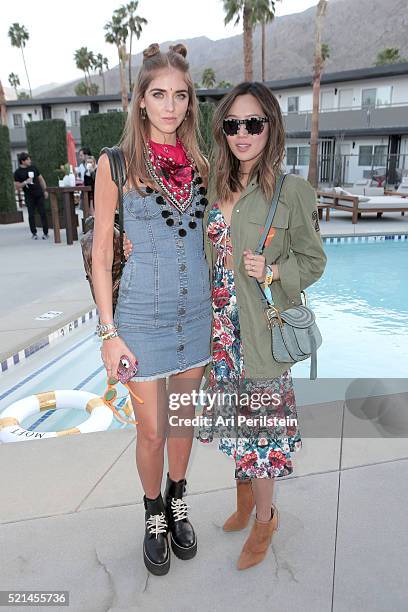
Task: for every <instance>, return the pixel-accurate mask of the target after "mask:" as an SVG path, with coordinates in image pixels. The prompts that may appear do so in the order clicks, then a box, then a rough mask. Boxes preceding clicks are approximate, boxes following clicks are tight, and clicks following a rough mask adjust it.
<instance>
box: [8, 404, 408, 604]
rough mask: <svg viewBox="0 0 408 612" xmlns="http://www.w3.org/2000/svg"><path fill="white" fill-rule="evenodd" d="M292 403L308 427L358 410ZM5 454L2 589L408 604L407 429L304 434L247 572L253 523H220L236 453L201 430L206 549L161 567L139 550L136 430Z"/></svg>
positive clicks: (87, 600)
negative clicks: (265, 545) (276, 523)
mask: <svg viewBox="0 0 408 612" xmlns="http://www.w3.org/2000/svg"><path fill="white" fill-rule="evenodd" d="M403 399H404V401H405V405H406V401H407V399H408V395H407V394H405V397H404V398H403ZM298 414H299V419H300V423H301V428H302V427H303V426H305V427H306V425H307V424H309V426H310V425H311V424H313V423H314V424H316V422H317V421H316V419H319V415H321V416H323V419H324V418H325V417H327V415H330V416H331V417H332V418H333V419H334V420H335V421H336V422H337V424H338V427H339V432H340V431H341V429H342V427H343V425H344V422H348V423H349V424H350V422H351V420H352V419H353V416H352V415H351V414H350V413H347V410H345V409H344V406H343V405H342V403H341V402H337V403H330V404H326V405H325V404H321V405H319V406H314V407H312V408H310V407H298ZM371 426H372V425H370V427H371ZM371 433H372V432H371ZM0 460H1V466H2V469H1V471H0V487H1V491H2V503H1V510H0V522H1V525H0V533H1V541H2V556H3V559H4V560H5V561H6V560H7V562H4V563H3V566H2V571H1V577H0V589H3V590H4V589H13V590H14V589H15V590H18V589H20V590H29V589H36V590H55V589H60V590H68V591H69V592H70V606H71V608H70V609H72V610H74V611H75V612H101V611H102V610H104V611H112V612H113V611H119V610H120V611H123V610H127V611H129V612H130V611H135V612H136V611H140V610H142V611H144V610H146V611H148V610H149V611H157V612H159V611H161V610H163V608H164V607H165V608H166V610H169V612H180V611H183V612H190V611H191V610H197V611H199V612H201V611H203V612H207V611H209V610H211V611H212V610H215V611H218V612H230V611H231V612H232V611H234V612H237V611H239V612H245V611H247V610H254V609H263V610H274V611H275V610H276V611H279V610H282V609H290V610H294V611H295V612H360V610H363V609H364V610H370V612H385V611H386V610H394V611H395V612H405V611H406V609H407V585H406V580H405V578H406V575H405V574H406V567H407V563H408V553H407V551H408V531H407V529H406V507H407V503H408V490H407V487H406V481H407V478H408V444H407V440H406V439H391V438H388V439H379V438H374V437H370V433H369V432H368V431H367V432H366V436H365V437H364V436H362V437H359V438H350V437H349V438H345V437H342V436H341V435H339V436H338V437H332V438H325V437H322V438H309V437H305V438H304V440H303V447H302V449H301V450H300V452H299V453H297V456H295V459H294V474H292V475H291V476H289V477H286V478H284V479H281V480H280V481H279V482H278V483H276V485H275V492H274V502H275V504H276V506H277V507H278V510H279V518H280V527H279V530H278V532H276V534H275V535H274V537H273V540H272V546H271V548H270V550H269V551H268V556H267V558H266V559H265V561H264V562H263V563H262V564H260V565H258V566H256V567H254V568H251V569H249V570H246V571H245V572H239V571H238V570H237V569H236V567H235V564H236V561H237V558H238V556H239V553H240V550H241V548H242V545H243V543H244V541H245V539H246V537H247V535H248V533H249V529H250V527H247V528H246V529H245V530H244V531H242V532H236V533H229V534H228V533H225V532H224V531H223V530H222V524H223V522H224V520H225V519H226V517H227V516H229V514H230V513H231V512H232V511H233V509H234V503H235V491H234V481H233V463H232V461H231V460H230V459H228V458H227V457H225V456H224V455H222V453H220V452H219V451H217V449H216V444H213V445H208V446H204V445H203V444H201V443H199V442H197V441H195V443H194V445H193V452H192V457H191V461H190V468H189V472H188V474H187V481H188V495H187V502H188V504H189V505H190V506H191V510H190V518H191V520H192V522H193V524H194V526H195V529H196V531H197V534H198V542H199V544H198V554H197V556H196V557H195V558H194V559H192V560H190V561H180V560H179V559H177V558H176V557H175V556H174V555H172V559H171V568H170V572H169V574H168V575H167V576H165V577H156V576H153V575H151V574H149V573H148V572H147V570H146V568H145V566H144V564H143V560H142V541H143V535H144V522H143V520H144V510H143V503H142V496H143V492H142V489H141V486H140V483H139V478H138V476H137V473H136V467H135V434H134V432H133V431H131V430H117V431H108V432H99V433H90V434H84V435H78V436H69V437H64V438H54V439H46V440H43V441H41V442H38V441H37V442H36V441H30V442H21V443H18V442H16V443H11V444H0ZM166 471H167V466H166V467H165V473H166ZM163 487H164V484H163ZM252 520H253V519H251V521H252ZM10 609H11V608H10ZM13 609H14V608H13ZM17 609H20V608H17ZM30 609H34V608H30ZM50 609H52V610H57V608H54V607H52V608H50ZM58 609H60V608H58Z"/></svg>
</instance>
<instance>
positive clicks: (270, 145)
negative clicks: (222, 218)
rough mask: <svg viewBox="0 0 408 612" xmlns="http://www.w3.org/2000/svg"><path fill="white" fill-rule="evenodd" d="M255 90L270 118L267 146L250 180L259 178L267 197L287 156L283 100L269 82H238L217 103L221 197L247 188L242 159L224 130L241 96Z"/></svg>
mask: <svg viewBox="0 0 408 612" xmlns="http://www.w3.org/2000/svg"><path fill="white" fill-rule="evenodd" d="M245 94H251V95H252V96H254V98H256V99H257V100H258V102H259V104H260V105H261V107H262V110H263V112H264V114H265V116H266V117H268V119H269V136H268V140H267V143H266V146H265V148H264V150H263V152H262V155H261V156H260V157H259V160H258V161H257V162H256V164H254V167H253V168H252V170H251V173H250V176H249V180H248V183H250V182H251V181H252V180H253V179H256V181H257V182H258V184H259V186H260V188H261V190H262V191H263V193H264V195H265V197H266V198H267V199H270V198H271V197H272V195H273V190H274V188H275V181H276V177H277V175H278V174H279V173H280V172H281V170H282V162H283V159H284V156H285V128H284V123H283V118H282V113H281V110H280V106H279V102H278V100H277V99H276V97H275V96H274V94H273V93H272V92H271V90H270V89H268V87H266V85H263V84H262V83H256V82H255V83H252V82H248V81H247V82H244V83H240V84H239V85H236V87H234V88H233V89H232V90H231V91H230V92H229V93H227V94H226V95H225V96H224V97H223V98H222V100H221V102H220V103H219V105H218V106H217V108H216V110H215V112H214V116H213V133H214V140H215V143H216V147H215V149H214V151H213V155H212V162H213V163H214V173H215V176H214V182H215V188H216V192H217V197H218V198H219V199H220V200H226V201H228V200H231V198H232V194H233V193H236V192H237V191H242V190H243V185H242V183H241V181H240V179H239V167H240V162H239V160H238V159H237V158H236V157H235V155H234V154H233V153H232V152H231V149H230V148H229V146H228V142H227V139H226V137H225V135H224V132H223V131H222V124H223V121H224V119H225V117H227V116H228V113H229V110H230V108H231V106H232V104H233V102H234V101H235V99H236V98H238V96H243V95H245Z"/></svg>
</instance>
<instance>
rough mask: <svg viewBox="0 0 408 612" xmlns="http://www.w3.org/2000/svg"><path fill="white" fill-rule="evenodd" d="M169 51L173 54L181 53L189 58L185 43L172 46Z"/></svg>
mask: <svg viewBox="0 0 408 612" xmlns="http://www.w3.org/2000/svg"><path fill="white" fill-rule="evenodd" d="M169 49H170V51H173V53H179V54H180V55H182V56H183V57H187V47H186V45H183V43H177V45H170V47H169Z"/></svg>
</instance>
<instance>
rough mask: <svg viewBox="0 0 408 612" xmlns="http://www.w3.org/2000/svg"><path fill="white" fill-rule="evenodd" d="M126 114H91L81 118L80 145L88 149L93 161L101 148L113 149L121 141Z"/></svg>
mask: <svg viewBox="0 0 408 612" xmlns="http://www.w3.org/2000/svg"><path fill="white" fill-rule="evenodd" d="M126 116H127V113H123V112H116V113H91V114H90V115H82V117H81V124H80V125H81V144H82V146H83V147H89V148H90V149H91V151H92V155H93V156H94V157H95V159H98V157H99V153H100V151H101V149H103V147H113V145H116V144H118V142H119V140H120V139H121V136H122V132H123V128H124V127H125V122H126Z"/></svg>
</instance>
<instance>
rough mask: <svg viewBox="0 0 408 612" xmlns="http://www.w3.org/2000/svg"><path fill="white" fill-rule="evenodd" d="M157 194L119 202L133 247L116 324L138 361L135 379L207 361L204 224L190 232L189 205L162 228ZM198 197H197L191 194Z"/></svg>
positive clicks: (131, 196)
mask: <svg viewBox="0 0 408 612" xmlns="http://www.w3.org/2000/svg"><path fill="white" fill-rule="evenodd" d="M156 197H157V194H155V193H152V194H148V195H146V196H142V195H140V194H139V193H138V192H137V191H136V190H134V189H132V190H130V191H127V192H125V194H124V199H123V215H124V217H123V221H124V229H125V231H126V235H127V237H128V238H129V239H130V240H131V242H132V244H133V248H132V253H131V255H130V257H129V259H128V260H127V262H126V264H125V266H124V268H123V272H122V277H121V282H120V288H119V295H118V303H117V306H116V310H115V316H114V321H115V324H116V326H117V328H118V333H119V336H120V337H121V338H122V339H123V340H124V342H125V343H126V345H127V346H128V347H129V349H130V350H131V351H132V353H133V354H134V355H135V357H136V358H137V359H138V361H139V369H138V372H137V375H136V376H135V377H134V378H132V379H131V380H133V381H146V380H155V379H158V378H164V377H166V376H169V375H170V374H176V373H178V372H184V371H186V370H189V369H190V368H194V367H198V366H202V365H205V364H207V363H208V362H209V361H210V358H211V357H210V336H211V295H210V281H209V268H208V265H207V262H206V259H205V255H204V244H203V224H202V219H195V221H197V227H196V228H195V229H190V228H189V227H188V222H189V221H190V220H191V217H190V215H189V212H190V210H191V209H190V207H189V208H188V209H187V211H186V212H185V213H184V214H183V215H182V219H183V227H184V228H185V229H186V231H187V234H186V236H184V237H180V236H179V234H178V230H179V225H178V223H177V221H178V213H176V211H174V221H175V223H174V225H173V226H168V225H167V224H166V221H165V219H164V218H163V217H162V215H161V210H162V209H161V207H160V205H159V204H158V203H157V202H156ZM195 197H196V198H201V197H202V196H200V195H196V196H195Z"/></svg>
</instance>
